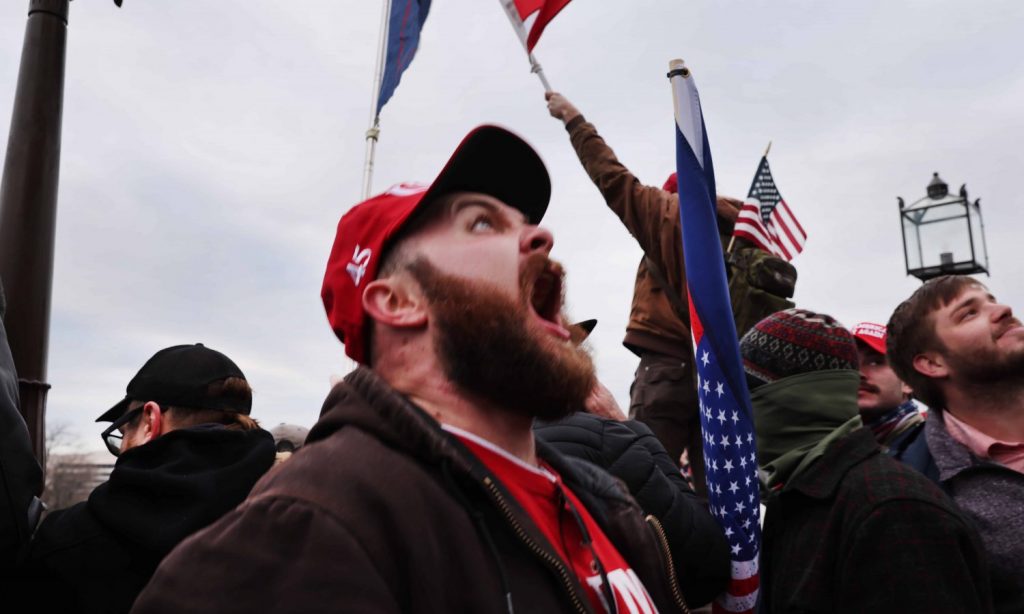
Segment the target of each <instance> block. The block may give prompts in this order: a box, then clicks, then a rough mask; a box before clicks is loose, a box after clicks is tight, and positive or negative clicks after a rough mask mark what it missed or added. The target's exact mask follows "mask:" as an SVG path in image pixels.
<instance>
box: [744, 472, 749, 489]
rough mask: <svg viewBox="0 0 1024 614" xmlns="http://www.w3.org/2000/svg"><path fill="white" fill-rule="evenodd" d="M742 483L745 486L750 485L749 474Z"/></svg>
mask: <svg viewBox="0 0 1024 614" xmlns="http://www.w3.org/2000/svg"><path fill="white" fill-rule="evenodd" d="M744 485H745V486H750V476H749V475H748V476H747V479H746V483H745V484H744Z"/></svg>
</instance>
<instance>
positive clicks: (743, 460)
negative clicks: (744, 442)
mask: <svg viewBox="0 0 1024 614" xmlns="http://www.w3.org/2000/svg"><path fill="white" fill-rule="evenodd" d="M740 467H743V468H744V469H746V468H747V457H746V456H741V457H740Z"/></svg>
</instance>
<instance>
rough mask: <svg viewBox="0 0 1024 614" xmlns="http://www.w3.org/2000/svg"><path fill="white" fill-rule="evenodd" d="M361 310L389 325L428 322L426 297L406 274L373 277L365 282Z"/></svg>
mask: <svg viewBox="0 0 1024 614" xmlns="http://www.w3.org/2000/svg"><path fill="white" fill-rule="evenodd" d="M363 309H364V310H366V313H367V314H368V315H369V316H370V317H371V318H373V319H374V320H375V321H377V322H380V323H381V324H383V325H385V326H390V327H392V328H420V327H423V326H426V325H427V302H426V298H425V297H424V296H423V293H422V292H421V291H420V288H419V286H418V285H416V284H415V283H414V282H413V281H412V280H411V279H409V278H408V277H407V276H405V275H392V276H390V277H386V278H384V279H375V280H373V281H371V282H370V283H369V284H367V285H366V289H365V290H363Z"/></svg>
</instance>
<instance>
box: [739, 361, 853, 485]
mask: <svg viewBox="0 0 1024 614" xmlns="http://www.w3.org/2000/svg"><path fill="white" fill-rule="evenodd" d="M859 384H860V374H859V373H858V372H857V371H853V370H850V369H835V370H830V371H813V372H811V373H801V374H800V375H793V376H790V377H785V378H783V379H780V380H777V381H774V382H772V383H770V384H765V385H764V386H761V387H759V388H755V389H754V390H752V391H751V393H750V401H751V403H752V405H753V406H754V430H755V432H756V434H757V453H758V460H759V462H760V464H761V469H762V470H763V471H764V472H765V473H766V474H767V486H768V487H769V488H772V487H775V486H777V485H779V484H788V483H789V482H792V481H793V480H794V479H795V478H796V476H797V475H799V474H800V473H803V471H804V470H805V469H806V468H807V467H809V466H810V465H811V464H812V463H813V462H814V461H815V460H816V459H817V458H819V457H820V456H821V455H822V454H824V452H825V448H827V447H828V444H830V443H832V442H833V441H835V440H836V439H838V438H839V437H842V436H843V435H845V434H846V433H849V432H850V431H852V430H854V429H856V428H858V427H860V426H861V421H860V414H859V413H858V410H857V386H858V385H859Z"/></svg>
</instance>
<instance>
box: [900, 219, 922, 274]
mask: <svg viewBox="0 0 1024 614" xmlns="http://www.w3.org/2000/svg"><path fill="white" fill-rule="evenodd" d="M915 213H919V212H913V211H911V212H908V213H905V214H903V242H904V247H905V248H906V250H907V252H906V256H907V270H909V271H913V270H915V269H920V268H923V267H924V265H923V264H922V263H921V261H922V259H923V256H922V252H921V237H920V233H919V232H918V225H917V224H916V223H915V221H914V218H913V217H911V216H913V215H914V214H915Z"/></svg>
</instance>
